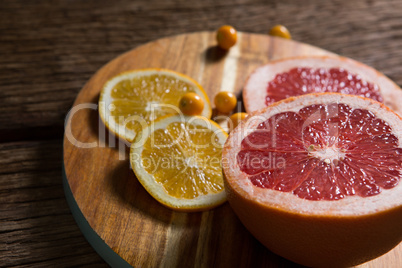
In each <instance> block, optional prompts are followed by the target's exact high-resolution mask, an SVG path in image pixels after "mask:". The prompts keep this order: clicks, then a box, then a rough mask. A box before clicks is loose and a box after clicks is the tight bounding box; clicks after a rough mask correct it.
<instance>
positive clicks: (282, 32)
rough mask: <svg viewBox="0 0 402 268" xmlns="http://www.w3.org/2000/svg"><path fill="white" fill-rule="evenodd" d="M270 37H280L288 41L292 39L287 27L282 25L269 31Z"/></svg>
mask: <svg viewBox="0 0 402 268" xmlns="http://www.w3.org/2000/svg"><path fill="white" fill-rule="evenodd" d="M269 35H272V36H279V37H282V38H286V39H292V36H291V35H290V32H289V30H288V29H287V28H286V27H285V26H283V25H280V24H278V25H275V26H274V27H272V28H271V30H270V31H269Z"/></svg>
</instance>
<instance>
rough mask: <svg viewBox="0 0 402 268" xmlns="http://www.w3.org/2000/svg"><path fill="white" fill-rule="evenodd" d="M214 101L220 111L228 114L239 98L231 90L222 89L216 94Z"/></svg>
mask: <svg viewBox="0 0 402 268" xmlns="http://www.w3.org/2000/svg"><path fill="white" fill-rule="evenodd" d="M214 102H215V107H216V109H217V110H218V112H221V113H224V114H228V113H230V112H231V111H232V110H233V109H234V108H235V107H236V105H237V98H236V96H235V95H234V94H233V93H231V92H228V91H221V92H219V93H218V94H216V96H215V99H214Z"/></svg>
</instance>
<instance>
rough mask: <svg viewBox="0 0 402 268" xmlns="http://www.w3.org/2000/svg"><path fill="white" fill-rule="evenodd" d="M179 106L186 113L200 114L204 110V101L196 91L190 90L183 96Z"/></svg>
mask: <svg viewBox="0 0 402 268" xmlns="http://www.w3.org/2000/svg"><path fill="white" fill-rule="evenodd" d="M179 108H180V111H181V112H182V113H183V114H185V115H200V114H201V113H202V111H203V110H204V101H203V100H202V98H201V97H200V96H199V95H197V94H195V93H194V92H188V93H186V94H184V95H183V97H181V99H180V101H179Z"/></svg>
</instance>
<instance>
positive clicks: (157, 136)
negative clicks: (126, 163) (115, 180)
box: [130, 115, 227, 211]
mask: <svg viewBox="0 0 402 268" xmlns="http://www.w3.org/2000/svg"><path fill="white" fill-rule="evenodd" d="M226 139H227V133H226V132H225V131H224V130H223V129H222V128H221V127H220V126H219V125H218V124H216V123H215V122H213V121H211V120H209V119H207V118H205V117H200V116H191V117H190V116H182V115H173V116H168V117H164V118H161V119H159V120H155V121H154V122H152V124H151V125H149V126H148V127H146V128H144V129H143V131H142V132H141V133H139V134H138V135H137V137H136V139H135V141H134V142H133V143H132V144H131V150H130V163H131V166H132V168H133V170H134V173H135V175H136V177H137V178H138V180H139V181H140V183H141V184H142V185H143V186H144V188H145V189H146V190H147V191H148V193H149V194H151V195H152V196H153V197H154V198H155V199H156V200H157V201H159V202H160V203H161V204H163V205H165V206H167V207H169V208H172V209H175V210H180V211H200V210H206V209H209V208H212V207H215V206H218V205H220V204H222V203H223V202H224V201H225V200H226V194H225V191H224V185H223V175H222V167H221V158H222V148H223V145H224V143H225V141H226Z"/></svg>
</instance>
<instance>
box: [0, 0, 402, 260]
mask: <svg viewBox="0 0 402 268" xmlns="http://www.w3.org/2000/svg"><path fill="white" fill-rule="evenodd" d="M401 9H402V2H401V1H399V0H355V1H346V0H333V1H320V0H308V1H303V2H302V3H301V2H300V1H291V0H281V1H279V0H277V1H264V0H251V1H246V0H237V1H232V2H229V1H215V0H206V1H195V0H188V1H177V0H175V1H163V0H147V1H145V0H136V1H129V0H119V1H105V0H99V1H95V0H90V1H76V0H73V1H71V0H69V1H67V0H58V1H55V0H53V1H50V0H38V1H22V0H2V1H1V2H0V103H1V105H0V242H1V243H0V267H54V266H59V267H72V266H74V267H76V266H85V267H91V266H94V267H107V265H106V264H105V263H104V261H103V260H102V259H101V258H100V257H99V256H98V255H97V254H96V252H95V251H94V250H93V249H92V248H91V247H90V245H89V244H88V243H87V242H86V241H85V239H84V237H83V236H82V234H81V233H80V231H79V229H78V227H77V226H76V224H75V222H74V220H73V218H72V216H71V214H70V212H69V209H68V207H67V204H66V202H65V198H64V194H63V190H62V183H61V172H60V170H61V164H62V138H63V132H64V118H65V116H66V114H67V113H68V111H69V110H70V108H71V106H72V104H73V102H74V100H75V98H76V97H77V94H78V92H79V91H80V90H81V89H82V87H83V86H84V84H85V83H86V82H87V81H88V79H89V78H90V77H91V76H92V75H93V74H94V73H95V72H96V71H97V70H98V69H99V68H101V67H102V66H103V65H104V64H106V63H107V62H108V61H110V60H112V59H113V58H115V57H117V56H118V55H120V54H121V53H124V52H126V51H128V50H131V49H132V48H134V47H136V46H138V45H141V44H144V43H146V42H149V41H152V40H156V39H158V38H161V37H166V36H171V35H176V34H182V33H187V32H195V31H206V30H209V31H213V30H215V29H217V28H218V27H219V26H221V25H223V24H231V25H234V26H235V27H236V28H237V29H238V30H240V31H244V32H254V33H267V32H268V30H269V28H270V27H271V26H273V25H274V24H277V23H281V24H284V25H286V26H287V27H288V28H289V30H290V31H291V33H292V36H293V38H294V39H295V40H298V41H301V42H304V43H309V44H312V45H315V46H318V47H322V48H324V49H326V50H329V51H332V52H335V53H338V54H341V55H344V56H347V57H351V58H354V59H356V60H359V61H362V62H364V63H366V64H368V65H371V66H373V67H374V68H376V69H378V70H380V71H382V72H384V73H385V74H386V75H387V76H389V77H390V78H391V79H393V80H394V81H395V82H396V83H397V84H399V85H400V86H401V85H402V64H401V62H402V46H401V42H402V32H401V29H402V20H401V19H400V18H401V15H400V10H401ZM205 217H206V218H205V220H208V219H210V218H209V217H207V216H205ZM178 243H179V242H178ZM244 243H248V242H247V241H245V242H244ZM254 250H255V252H254V253H253V254H254V255H258V253H259V252H261V250H262V249H261V248H255V249H254ZM226 254H230V253H226ZM396 260H397V262H396V263H395V266H394V267H400V265H399V264H400V263H402V261H401V257H399V259H398V257H396ZM251 264H252V263H251ZM272 266H273V267H276V265H272ZM277 266H280V264H278V265H277ZM373 267H374V266H373ZM378 267H381V266H378ZM389 267H391V266H389Z"/></svg>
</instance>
